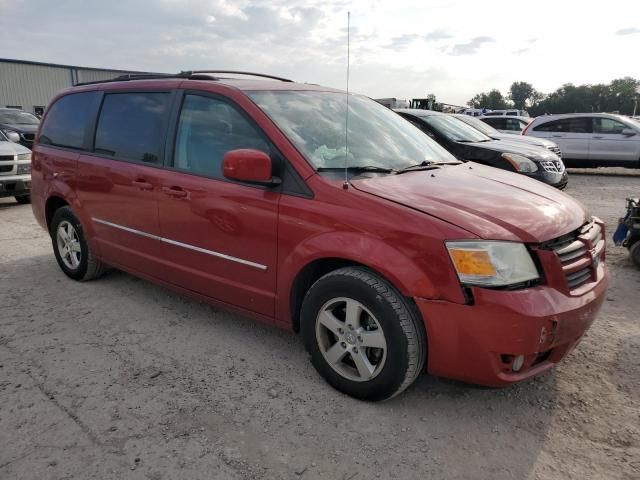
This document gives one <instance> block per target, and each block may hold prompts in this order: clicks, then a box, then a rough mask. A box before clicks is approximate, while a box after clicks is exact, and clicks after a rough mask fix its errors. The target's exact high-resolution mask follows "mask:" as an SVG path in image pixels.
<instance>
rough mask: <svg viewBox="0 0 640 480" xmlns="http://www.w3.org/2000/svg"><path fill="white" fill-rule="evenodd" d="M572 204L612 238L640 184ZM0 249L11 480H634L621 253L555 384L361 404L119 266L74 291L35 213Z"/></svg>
mask: <svg viewBox="0 0 640 480" xmlns="http://www.w3.org/2000/svg"><path fill="white" fill-rule="evenodd" d="M568 193H570V194H572V195H574V196H576V197H577V198H579V199H580V200H582V201H583V202H584V203H585V204H587V205H588V206H589V207H590V208H591V209H592V212H593V213H594V214H596V215H598V216H600V217H602V218H604V219H605V220H606V222H607V225H608V227H609V229H613V228H614V226H615V224H616V221H617V217H618V216H619V215H620V214H621V213H622V208H623V205H624V203H623V200H624V198H625V196H628V195H631V194H635V195H640V176H639V175H637V174H630V173H629V172H625V171H623V170H620V171H615V170H612V171H607V172H601V171H599V172H591V173H588V174H584V173H580V174H578V173H576V172H572V176H571V179H570V186H569V189H568ZM609 233H610V232H609ZM608 236H609V235H608ZM0 240H1V241H2V248H1V250H0V306H1V309H0V478H2V479H7V480H8V479H29V480H31V479H49V478H51V479H53V478H56V479H62V478H77V479H89V478H100V479H111V478H113V479H122V478H132V479H152V480H160V479H177V478H180V479H190V480H194V479H253V478H256V479H257V478H260V479H262V478H265V479H269V478H272V479H298V478H302V479H314V478H329V479H337V480H347V479H349V480H363V479H369V478H382V479H386V478H397V479H414V478H425V479H426V478H433V479H440V478H442V479H507V478H508V479H525V478H529V479H565V478H575V479H586V478H598V479H619V478H624V479H632V478H633V479H638V478H640V408H639V407H640V315H639V314H638V311H639V310H640V303H639V302H640V300H639V297H638V293H639V292H640V270H637V269H634V268H633V267H632V266H631V265H630V263H629V261H628V259H627V256H626V251H624V250H620V249H617V248H616V247H614V246H613V245H609V248H608V255H609V257H608V263H609V266H610V270H611V274H612V287H611V289H610V292H609V295H608V298H607V300H608V301H607V302H606V303H605V306H604V309H603V311H602V313H601V315H600V317H599V318H598V320H597V321H596V323H595V324H594V326H593V328H592V329H591V330H590V332H589V333H588V335H587V337H586V338H585V339H584V341H583V342H582V343H581V344H580V346H579V347H578V348H577V349H576V351H574V353H573V354H572V355H571V356H570V357H569V358H568V359H567V361H565V362H564V363H563V364H561V365H559V366H558V367H557V368H556V369H555V370H553V371H552V372H550V373H547V374H545V375H544V376H542V377H540V378H537V379H535V380H532V381H528V382H525V383H523V384H521V385H517V386H514V387H510V388H507V389H502V390H493V389H481V388H474V387H471V386H468V385H463V384H459V383H455V382H451V381H445V380H440V379H436V378H432V377H429V376H427V375H423V376H422V377H421V378H420V379H419V380H418V381H417V382H416V384H415V385H414V386H413V387H412V388H411V389H409V390H408V391H407V392H405V393H404V394H403V395H401V396H400V397H398V398H396V399H394V400H392V401H389V402H386V403H381V404H369V403H363V402H359V401H356V400H353V399H351V398H349V397H346V396H344V395H341V394H339V393H338V392H336V391H334V390H332V389H331V388H330V387H328V386H327V385H326V384H325V383H324V382H323V381H322V380H321V378H320V377H319V376H318V375H317V374H316V373H315V371H314V370H313V369H312V367H311V365H310V363H309V362H308V360H307V355H306V354H305V352H304V350H303V348H302V345H301V343H300V341H299V339H298V337H297V336H296V335H294V334H292V333H288V332H284V331H280V330H276V329H275V328H270V327H267V326H264V325H261V324H257V323H255V322H253V321H250V320H247V319H244V318H241V317H239V316H236V315H231V314H228V313H225V312H221V311H217V310H215V309H213V308H211V307H209V306H207V305H204V304H202V303H198V302H195V301H192V300H189V299H185V298H183V297H181V296H179V295H176V294H174V293H171V292H169V291H167V290H165V289H162V288H159V287H156V286H154V285H151V284H149V283H147V282H144V281H141V280H138V279H136V278H133V277H131V276H129V275H126V274H124V273H120V272H112V273H110V274H109V275H107V276H106V277H104V278H103V279H101V280H98V281H96V282H89V283H75V282H73V281H71V280H68V279H67V278H66V277H65V276H64V275H63V274H62V273H61V271H60V270H59V269H58V267H57V265H56V263H55V260H54V257H53V255H52V252H51V246H50V243H49V238H48V237H47V236H46V234H45V233H44V232H43V231H42V230H41V229H40V228H39V227H38V226H37V225H36V223H35V221H34V219H33V217H32V214H31V208H30V207H29V206H18V205H17V204H15V203H14V202H13V201H12V200H11V201H10V200H0Z"/></svg>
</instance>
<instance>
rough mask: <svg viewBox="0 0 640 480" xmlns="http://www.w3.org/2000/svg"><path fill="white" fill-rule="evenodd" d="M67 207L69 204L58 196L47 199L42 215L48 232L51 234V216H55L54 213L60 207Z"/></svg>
mask: <svg viewBox="0 0 640 480" xmlns="http://www.w3.org/2000/svg"><path fill="white" fill-rule="evenodd" d="M67 206H69V202H67V201H66V200H65V199H64V198H63V197H62V196H60V195H51V196H50V197H49V198H47V201H46V203H45V207H44V213H45V221H46V224H47V231H48V232H51V220H53V216H54V215H55V213H56V211H57V210H58V209H60V208H62V207H67Z"/></svg>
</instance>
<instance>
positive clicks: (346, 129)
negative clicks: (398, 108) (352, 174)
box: [342, 12, 351, 190]
mask: <svg viewBox="0 0 640 480" xmlns="http://www.w3.org/2000/svg"><path fill="white" fill-rule="evenodd" d="M350 47H351V12H347V113H346V117H345V122H344V125H345V126H344V150H345V152H344V183H343V184H342V188H344V189H345V190H347V189H348V188H349V177H348V169H349V163H348V161H349V63H350V60H351V58H350V54H351V48H350Z"/></svg>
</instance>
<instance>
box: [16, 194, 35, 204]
mask: <svg viewBox="0 0 640 480" xmlns="http://www.w3.org/2000/svg"><path fill="white" fill-rule="evenodd" d="M15 199H16V202H18V203H19V204H20V205H26V204H27V203H31V195H18V196H16V197H15Z"/></svg>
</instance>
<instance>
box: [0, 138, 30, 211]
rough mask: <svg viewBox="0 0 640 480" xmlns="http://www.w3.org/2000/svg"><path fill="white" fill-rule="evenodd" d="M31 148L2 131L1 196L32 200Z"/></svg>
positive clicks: (22, 200)
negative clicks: (16, 141)
mask: <svg viewBox="0 0 640 480" xmlns="http://www.w3.org/2000/svg"><path fill="white" fill-rule="evenodd" d="M30 194H31V150H29V149H28V148H27V147H23V146H22V145H20V144H18V143H13V142H11V141H9V139H8V138H7V137H6V136H5V134H4V133H3V132H2V131H0V198H4V197H15V198H16V200H17V201H18V203H29V202H30V201H31V195H30Z"/></svg>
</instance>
